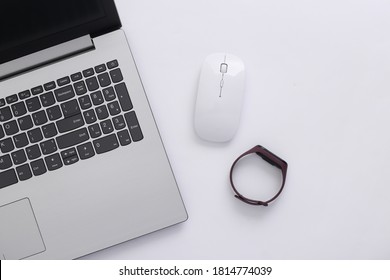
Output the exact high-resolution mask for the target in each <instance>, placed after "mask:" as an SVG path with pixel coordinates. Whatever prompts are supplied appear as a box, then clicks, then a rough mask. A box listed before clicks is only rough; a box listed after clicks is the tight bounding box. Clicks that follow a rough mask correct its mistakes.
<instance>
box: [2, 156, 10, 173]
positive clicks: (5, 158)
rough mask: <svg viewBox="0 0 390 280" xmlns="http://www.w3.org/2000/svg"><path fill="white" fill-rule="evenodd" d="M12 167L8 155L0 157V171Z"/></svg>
mask: <svg viewBox="0 0 390 280" xmlns="http://www.w3.org/2000/svg"><path fill="white" fill-rule="evenodd" d="M11 166H12V160H11V157H10V156H9V155H4V156H2V157H0V170H6V169H8V168H10V167H11Z"/></svg>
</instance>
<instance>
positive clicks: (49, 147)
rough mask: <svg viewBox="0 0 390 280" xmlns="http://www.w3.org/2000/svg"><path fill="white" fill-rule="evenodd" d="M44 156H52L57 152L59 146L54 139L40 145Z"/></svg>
mask: <svg viewBox="0 0 390 280" xmlns="http://www.w3.org/2000/svg"><path fill="white" fill-rule="evenodd" d="M40 146H41V150H42V154H44V155H50V154H52V153H54V152H55V151H57V145H56V142H55V141H54V139H51V140H48V141H45V142H42V143H40Z"/></svg>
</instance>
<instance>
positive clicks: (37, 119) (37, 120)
mask: <svg viewBox="0 0 390 280" xmlns="http://www.w3.org/2000/svg"><path fill="white" fill-rule="evenodd" d="M32 118H33V122H34V124H35V125H43V124H45V123H47V117H46V113H45V111H43V110H42V111H39V112H38V113H34V114H32Z"/></svg>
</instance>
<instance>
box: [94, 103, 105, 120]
mask: <svg viewBox="0 0 390 280" xmlns="http://www.w3.org/2000/svg"><path fill="white" fill-rule="evenodd" d="M95 111H96V115H97V117H98V119H99V120H104V119H107V118H108V110H107V107H106V105H102V106H99V107H97V108H96V109H95Z"/></svg>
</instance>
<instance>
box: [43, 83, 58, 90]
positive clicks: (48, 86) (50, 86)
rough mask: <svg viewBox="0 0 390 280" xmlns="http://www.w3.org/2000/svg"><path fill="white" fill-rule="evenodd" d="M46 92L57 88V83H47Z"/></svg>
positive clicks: (45, 85)
mask: <svg viewBox="0 0 390 280" xmlns="http://www.w3.org/2000/svg"><path fill="white" fill-rule="evenodd" d="M43 87H44V88H45V90H46V91H49V90H53V89H55V88H56V83H55V82H54V81H52V82H49V83H46V84H44V85H43Z"/></svg>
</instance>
